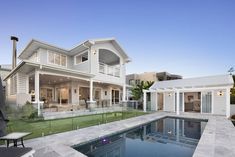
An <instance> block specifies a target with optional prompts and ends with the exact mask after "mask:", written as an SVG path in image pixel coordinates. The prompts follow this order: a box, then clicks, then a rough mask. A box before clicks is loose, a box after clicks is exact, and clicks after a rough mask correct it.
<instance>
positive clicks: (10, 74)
mask: <svg viewBox="0 0 235 157" xmlns="http://www.w3.org/2000/svg"><path fill="white" fill-rule="evenodd" d="M24 64H25V62H24V61H22V62H20V64H18V65H17V66H16V67H15V68H14V69H12V70H11V72H10V73H9V74H8V75H7V76H6V77H5V78H4V79H3V81H6V79H8V78H9V77H10V76H12V75H13V74H14V73H15V72H16V71H17V70H18V69H19V68H20V67H21V66H23V65H24Z"/></svg>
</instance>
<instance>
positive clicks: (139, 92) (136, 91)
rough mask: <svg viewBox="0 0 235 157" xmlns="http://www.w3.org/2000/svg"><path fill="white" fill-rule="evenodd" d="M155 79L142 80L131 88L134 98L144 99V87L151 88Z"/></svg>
mask: <svg viewBox="0 0 235 157" xmlns="http://www.w3.org/2000/svg"><path fill="white" fill-rule="evenodd" d="M153 83H154V82H153V81H146V82H144V81H141V82H140V83H139V84H137V85H136V86H135V87H133V88H132V89H131V93H132V96H133V99H134V100H139V101H143V89H149V88H150V87H151V86H152V85H153Z"/></svg>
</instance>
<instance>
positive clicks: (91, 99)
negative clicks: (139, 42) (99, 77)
mask: <svg viewBox="0 0 235 157" xmlns="http://www.w3.org/2000/svg"><path fill="white" fill-rule="evenodd" d="M92 101H93V80H92V79H90V102H92Z"/></svg>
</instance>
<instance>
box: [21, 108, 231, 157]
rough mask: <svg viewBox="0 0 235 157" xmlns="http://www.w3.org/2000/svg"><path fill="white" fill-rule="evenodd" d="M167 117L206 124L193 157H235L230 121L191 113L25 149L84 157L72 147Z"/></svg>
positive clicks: (56, 138)
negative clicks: (194, 120)
mask: <svg viewBox="0 0 235 157" xmlns="http://www.w3.org/2000/svg"><path fill="white" fill-rule="evenodd" d="M166 116H174V117H184V118H195V119H207V120H208V123H207V125H206V127H205V130H204V132H203V134H202V136H201V139H200V141H199V143H198V146H197V148H196V150H195V152H194V155H193V157H205V156H206V157H212V156H214V157H217V156H223V157H230V156H233V157H234V156H235V127H234V126H233V124H232V123H231V121H229V120H227V119H226V118H225V117H223V116H212V115H204V114H203V115H201V114H194V113H181V114H180V115H175V113H169V112H156V113H153V114H149V115H144V116H140V117H135V118H130V119H126V120H122V121H116V122H112V123H108V124H102V125H99V126H92V127H88V128H83V129H79V130H74V131H69V132H64V133H59V134H54V135H50V136H45V137H40V138H35V139H31V140H27V141H25V145H26V146H27V147H32V148H33V149H35V150H36V154H35V157H47V156H48V157H49V156H50V157H66V156H69V157H85V155H83V154H81V153H80V152H78V151H76V150H74V149H73V148H71V146H73V145H76V144H81V143H84V142H88V141H90V140H94V139H96V138H99V137H102V136H106V135H110V134H113V133H117V132H122V131H124V130H128V129H131V128H133V127H136V126H138V125H143V124H145V123H148V122H151V121H154V120H157V119H160V118H163V117H166Z"/></svg>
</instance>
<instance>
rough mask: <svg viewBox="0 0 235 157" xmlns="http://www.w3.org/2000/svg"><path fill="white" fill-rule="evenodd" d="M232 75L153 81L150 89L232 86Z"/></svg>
mask: <svg viewBox="0 0 235 157" xmlns="http://www.w3.org/2000/svg"><path fill="white" fill-rule="evenodd" d="M233 84H234V82H233V77H232V76H231V75H217V76H207V77H197V78H186V79H179V80H168V81H159V82H155V83H154V84H153V85H152V86H151V87H150V88H149V89H150V90H169V89H185V88H205V87H222V86H233Z"/></svg>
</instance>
